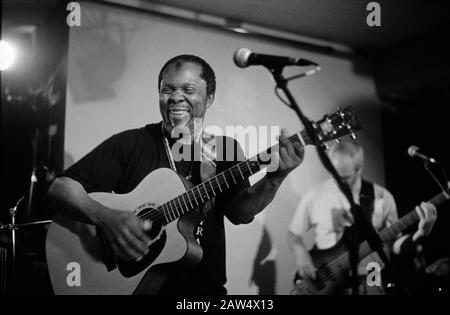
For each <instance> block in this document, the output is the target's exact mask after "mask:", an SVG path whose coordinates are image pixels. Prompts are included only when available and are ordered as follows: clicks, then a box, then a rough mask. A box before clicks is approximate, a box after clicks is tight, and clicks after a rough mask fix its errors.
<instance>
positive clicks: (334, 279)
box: [291, 240, 347, 295]
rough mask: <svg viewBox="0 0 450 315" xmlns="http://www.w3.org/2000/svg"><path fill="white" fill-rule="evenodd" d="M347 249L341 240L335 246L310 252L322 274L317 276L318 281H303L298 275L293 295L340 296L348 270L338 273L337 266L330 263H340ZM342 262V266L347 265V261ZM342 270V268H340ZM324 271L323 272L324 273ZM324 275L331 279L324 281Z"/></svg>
mask: <svg viewBox="0 0 450 315" xmlns="http://www.w3.org/2000/svg"><path fill="white" fill-rule="evenodd" d="M346 252H347V247H346V246H345V243H344V242H343V241H342V240H341V241H340V242H338V243H337V244H336V245H335V246H333V247H331V248H329V249H325V250H319V249H316V248H314V249H313V250H311V251H310V254H311V258H312V261H313V263H314V266H316V268H317V270H319V269H321V273H320V274H319V273H318V274H317V277H316V279H314V280H309V279H301V278H300V277H299V276H298V275H296V278H295V281H296V283H297V284H296V285H295V288H294V290H293V291H292V292H291V294H294V295H333V294H340V292H338V291H339V289H340V288H341V286H342V284H343V282H344V281H345V280H346V278H347V273H346V271H347V270H342V271H341V270H339V272H336V268H335V266H331V265H329V264H330V262H336V261H339V259H340V257H342V256H343V255H345V253H346ZM340 260H341V264H342V265H345V264H346V263H347V260H343V259H340ZM339 269H340V268H339ZM322 270H323V271H322ZM322 275H328V276H329V279H324V278H323V277H322Z"/></svg>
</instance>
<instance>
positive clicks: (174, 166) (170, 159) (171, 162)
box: [163, 133, 194, 181]
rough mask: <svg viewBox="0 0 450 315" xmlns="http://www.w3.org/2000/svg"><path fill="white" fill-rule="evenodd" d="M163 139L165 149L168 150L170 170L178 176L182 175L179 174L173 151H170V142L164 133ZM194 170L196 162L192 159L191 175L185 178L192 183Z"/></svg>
mask: <svg viewBox="0 0 450 315" xmlns="http://www.w3.org/2000/svg"><path fill="white" fill-rule="evenodd" d="M163 138H164V148H165V149H166V154H167V157H168V160H169V164H170V168H171V169H172V170H173V171H175V172H176V173H177V174H180V175H181V173H179V172H178V170H177V167H176V165H175V160H174V159H173V155H172V150H171V149H170V145H169V141H168V140H167V137H166V136H165V135H164V133H163ZM193 169H194V161H193V160H192V159H191V163H190V167H189V173H188V174H187V175H186V176H185V178H186V179H187V180H189V181H191V180H192V178H193V175H192V170H193Z"/></svg>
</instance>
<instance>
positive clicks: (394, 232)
mask: <svg viewBox="0 0 450 315" xmlns="http://www.w3.org/2000/svg"><path fill="white" fill-rule="evenodd" d="M448 199H450V196H449V195H448V194H447V193H446V192H445V191H443V192H441V193H439V194H437V195H436V196H434V197H433V198H431V199H430V200H428V202H430V203H432V204H433V205H434V206H436V207H437V206H439V205H440V204H442V203H444V202H445V201H447V200H448ZM418 221H419V215H418V214H417V212H416V211H415V210H414V211H411V212H409V213H408V214H407V215H405V216H403V217H402V218H400V220H398V221H397V222H395V223H394V224H392V225H391V226H389V227H387V228H385V229H383V230H382V231H381V232H380V238H381V240H382V242H383V243H390V242H392V241H394V240H395V239H396V238H397V237H398V235H399V234H400V233H402V232H403V231H405V230H407V229H408V228H410V227H411V226H413V225H414V224H417V222H418ZM371 252H372V249H371V247H370V245H369V243H368V242H367V241H365V242H363V243H362V244H361V247H360V254H361V256H366V255H368V254H370V253H371Z"/></svg>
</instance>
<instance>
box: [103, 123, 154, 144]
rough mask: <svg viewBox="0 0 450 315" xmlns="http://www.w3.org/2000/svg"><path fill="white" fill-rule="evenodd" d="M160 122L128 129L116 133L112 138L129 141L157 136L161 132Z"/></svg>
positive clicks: (113, 139)
mask: <svg viewBox="0 0 450 315" xmlns="http://www.w3.org/2000/svg"><path fill="white" fill-rule="evenodd" d="M159 128H161V125H160V124H149V125H146V126H143V127H140V128H134V129H128V130H124V131H121V132H119V133H116V134H114V135H113V136H112V137H111V138H110V139H111V140H112V141H121V142H125V143H128V142H129V141H137V140H139V139H141V138H145V137H151V138H156V137H157V136H158V135H159V134H160V132H161V131H160V129H159Z"/></svg>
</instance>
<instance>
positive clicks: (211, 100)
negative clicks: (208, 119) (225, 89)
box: [206, 94, 214, 109]
mask: <svg viewBox="0 0 450 315" xmlns="http://www.w3.org/2000/svg"><path fill="white" fill-rule="evenodd" d="M213 103H214V94H210V95H208V98H207V99H206V108H207V109H208V108H210V107H211V105H212V104H213Z"/></svg>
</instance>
